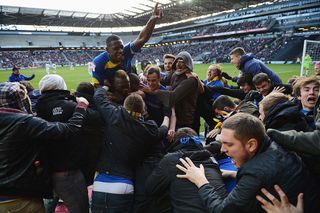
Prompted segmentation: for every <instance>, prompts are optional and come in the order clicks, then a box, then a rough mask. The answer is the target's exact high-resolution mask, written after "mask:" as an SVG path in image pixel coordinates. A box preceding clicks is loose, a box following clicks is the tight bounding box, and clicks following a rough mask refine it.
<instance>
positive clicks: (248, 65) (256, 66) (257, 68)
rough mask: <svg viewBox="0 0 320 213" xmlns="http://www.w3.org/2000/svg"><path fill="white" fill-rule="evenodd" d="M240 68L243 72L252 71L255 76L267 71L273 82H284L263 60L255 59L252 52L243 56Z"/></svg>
mask: <svg viewBox="0 0 320 213" xmlns="http://www.w3.org/2000/svg"><path fill="white" fill-rule="evenodd" d="M239 69H240V70H241V71H242V72H243V73H250V74H252V75H253V76H255V75H256V74H258V73H261V72H263V73H266V74H267V75H268V77H269V78H270V80H271V82H272V83H273V84H282V81H281V79H280V78H279V76H278V75H277V74H276V73H275V72H273V71H272V70H271V69H269V68H268V67H267V66H266V65H265V64H264V63H263V62H262V61H260V60H258V59H255V58H254V56H253V54H251V53H249V54H245V55H243V56H241V58H240V67H239Z"/></svg>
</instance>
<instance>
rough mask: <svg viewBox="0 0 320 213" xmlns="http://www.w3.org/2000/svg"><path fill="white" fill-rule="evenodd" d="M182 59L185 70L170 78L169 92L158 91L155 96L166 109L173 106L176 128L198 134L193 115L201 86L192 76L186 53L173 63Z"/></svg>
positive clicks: (181, 54)
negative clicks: (190, 129) (188, 129)
mask: <svg viewBox="0 0 320 213" xmlns="http://www.w3.org/2000/svg"><path fill="white" fill-rule="evenodd" d="M178 59H182V60H183V61H184V63H185V65H186V66H187V69H185V70H182V71H181V72H178V71H175V72H174V74H173V76H172V78H171V89H172V90H171V91H158V92H157V93H156V94H155V96H156V97H157V98H158V99H159V100H160V101H161V102H162V103H163V104H164V105H165V106H168V107H172V106H175V110H176V117H177V127H191V128H193V129H194V130H195V131H196V132H198V127H196V126H195V123H196V122H195V119H196V117H195V114H196V108H197V99H198V95H199V92H203V85H202V83H201V82H200V81H199V79H197V77H195V76H193V75H192V72H193V61H192V58H191V55H190V54H189V53H188V52H185V51H183V52H181V53H179V54H178V55H177V57H176V60H175V61H174V66H175V65H176V63H177V60H178Z"/></svg>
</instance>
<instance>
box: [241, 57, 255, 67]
mask: <svg viewBox="0 0 320 213" xmlns="http://www.w3.org/2000/svg"><path fill="white" fill-rule="evenodd" d="M253 58H254V55H253V54H252V53H248V54H244V55H243V56H241V58H240V70H241V69H243V67H244V65H245V63H246V62H247V61H250V60H252V59H253Z"/></svg>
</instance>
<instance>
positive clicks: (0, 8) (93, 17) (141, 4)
mask: <svg viewBox="0 0 320 213" xmlns="http://www.w3.org/2000/svg"><path fill="white" fill-rule="evenodd" d="M50 2H51V3H52V2H53V3H54V4H50ZM81 2H84V3H87V4H86V5H82V4H81ZM115 2H117V4H115ZM156 2H159V3H160V4H161V6H162V7H163V9H164V13H165V16H164V18H163V20H162V23H172V22H177V21H181V20H186V19H189V18H193V17H198V16H202V15H208V14H212V13H217V12H222V11H226V10H232V9H241V8H246V7H248V6H250V5H255V4H258V3H262V2H270V0H269V1H265V0H242V1H238V0H158V1H155V0H130V1H128V0H117V1H112V2H111V1H108V0H104V1H101V0H90V1H80V0H78V1H74V0H53V1H52V0H41V1H35V0H21V1H18V0H1V2H0V24H2V25H39V26H70V27H100V28H102V27H106V28H110V27H134V26H143V25H144V24H145V23H146V22H147V20H148V19H149V17H150V14H151V13H152V11H153V7H154V5H155V3H156ZM115 6H117V7H115Z"/></svg>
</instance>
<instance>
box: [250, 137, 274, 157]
mask: <svg viewBox="0 0 320 213" xmlns="http://www.w3.org/2000/svg"><path fill="white" fill-rule="evenodd" d="M270 144H271V140H270V138H269V137H268V136H265V138H264V140H263V141H262V142H261V144H260V145H259V148H258V150H257V152H256V154H255V155H254V156H256V155H258V154H260V153H262V152H265V151H266V150H267V149H268V148H269V146H270Z"/></svg>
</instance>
